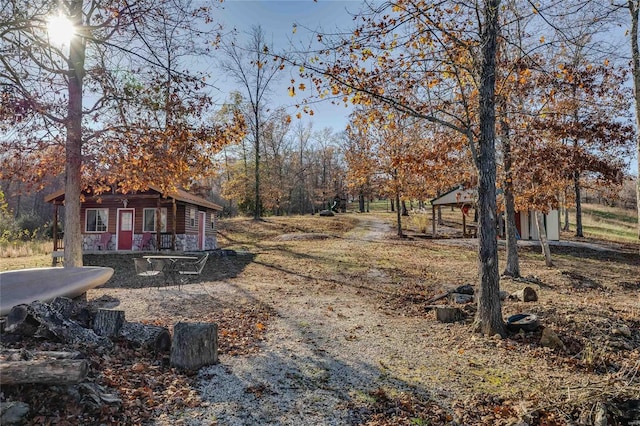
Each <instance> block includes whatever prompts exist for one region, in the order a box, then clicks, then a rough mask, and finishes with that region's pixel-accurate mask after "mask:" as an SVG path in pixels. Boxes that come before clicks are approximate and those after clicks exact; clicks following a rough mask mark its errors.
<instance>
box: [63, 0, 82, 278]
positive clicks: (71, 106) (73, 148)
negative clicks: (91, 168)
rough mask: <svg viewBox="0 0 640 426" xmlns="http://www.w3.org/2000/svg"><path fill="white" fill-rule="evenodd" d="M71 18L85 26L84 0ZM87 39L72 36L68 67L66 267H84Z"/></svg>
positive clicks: (71, 11) (76, 1) (71, 7)
mask: <svg viewBox="0 0 640 426" xmlns="http://www.w3.org/2000/svg"><path fill="white" fill-rule="evenodd" d="M69 18H70V20H71V23H72V25H73V26H75V27H76V28H80V27H81V26H82V0H73V1H71V2H70V5H69ZM85 48H86V42H85V38H84V37H81V36H79V35H76V36H74V37H73V38H72V39H71V43H70V47H69V70H68V86H67V88H68V93H69V101H68V104H67V105H68V111H67V120H66V130H67V139H66V143H65V155H66V161H65V195H64V206H65V208H64V217H65V223H64V267H65V268H71V267H79V266H82V223H81V216H80V196H81V192H82V179H81V168H82V80H83V78H84V59H85Z"/></svg>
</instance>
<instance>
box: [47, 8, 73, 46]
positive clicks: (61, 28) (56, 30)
mask: <svg viewBox="0 0 640 426" xmlns="http://www.w3.org/2000/svg"><path fill="white" fill-rule="evenodd" d="M47 32H48V33H49V38H50V40H51V41H52V42H53V43H55V44H61V45H63V44H69V42H70V41H71V38H72V37H73V36H74V35H75V33H76V30H75V28H74V27H73V24H72V23H71V21H70V20H69V19H68V18H67V17H66V16H64V15H58V16H54V17H53V18H51V19H49V23H48V24H47Z"/></svg>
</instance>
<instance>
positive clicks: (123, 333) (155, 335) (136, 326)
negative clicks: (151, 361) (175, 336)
mask: <svg viewBox="0 0 640 426" xmlns="http://www.w3.org/2000/svg"><path fill="white" fill-rule="evenodd" d="M118 335H119V336H120V337H123V338H124V339H126V340H128V341H129V342H131V343H133V344H134V345H135V346H141V347H143V348H146V349H150V350H152V351H154V352H167V351H169V349H170V348H171V335H170V334H169V330H167V329H166V328H165V327H160V326H158V325H151V324H141V323H139V322H125V323H124V324H123V325H122V328H120V333H119V334H118Z"/></svg>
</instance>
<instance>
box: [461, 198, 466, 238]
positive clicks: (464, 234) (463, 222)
mask: <svg viewBox="0 0 640 426" xmlns="http://www.w3.org/2000/svg"><path fill="white" fill-rule="evenodd" d="M460 211H461V212H462V237H463V238H466V237H467V216H466V215H465V214H464V204H463V205H462V208H460Z"/></svg>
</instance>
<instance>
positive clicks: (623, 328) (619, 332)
mask: <svg viewBox="0 0 640 426" xmlns="http://www.w3.org/2000/svg"><path fill="white" fill-rule="evenodd" d="M611 334H613V335H616V336H624V337H631V329H630V328H629V326H628V325H626V324H622V325H618V326H616V327H613V328H612V329H611Z"/></svg>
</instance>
